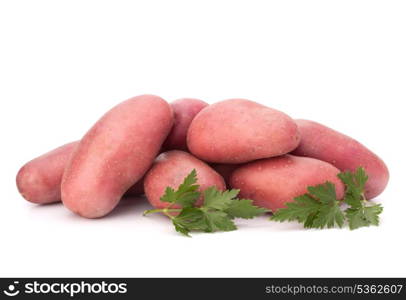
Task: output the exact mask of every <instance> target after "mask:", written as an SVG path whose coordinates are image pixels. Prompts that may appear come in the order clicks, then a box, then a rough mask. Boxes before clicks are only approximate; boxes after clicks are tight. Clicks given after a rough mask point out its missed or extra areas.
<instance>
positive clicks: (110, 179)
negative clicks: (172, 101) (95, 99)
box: [61, 95, 173, 218]
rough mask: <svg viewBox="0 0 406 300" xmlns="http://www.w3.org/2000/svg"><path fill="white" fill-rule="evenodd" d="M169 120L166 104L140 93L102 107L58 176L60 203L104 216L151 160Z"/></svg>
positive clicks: (91, 215) (79, 211) (87, 214)
mask: <svg viewBox="0 0 406 300" xmlns="http://www.w3.org/2000/svg"><path fill="white" fill-rule="evenodd" d="M172 123H173V112H172V109H171V107H170V105H169V104H168V103H167V102H166V101H164V100H163V99H161V98H160V97H157V96H153V95H142V96H137V97H134V98H131V99H129V100H127V101H124V102H122V103H120V104H118V105H117V106H115V107H113V108H112V109H111V110H110V111H108V112H107V113H106V114H105V115H104V116H103V117H102V118H101V119H100V120H99V121H97V122H96V124H95V125H94V126H93V127H92V128H91V129H90V130H89V131H88V132H87V133H86V135H85V136H84V137H83V138H82V140H81V141H80V143H79V145H78V147H77V148H76V150H75V151H74V153H73V155H72V157H71V159H70V161H69V163H68V165H67V167H66V170H65V172H64V175H63V178H62V186H61V191H62V201H63V204H64V205H65V206H66V207H67V208H69V209H70V210H71V211H73V212H75V213H77V214H79V215H81V216H83V217H87V218H98V217H102V216H104V215H106V214H108V213H109V212H110V211H111V210H113V209H114V207H115V206H116V205H117V203H118V202H119V200H120V198H121V197H122V196H123V194H124V193H125V192H126V191H127V190H128V189H129V188H130V187H131V186H132V185H133V184H134V183H135V182H137V181H138V180H139V179H141V178H142V176H143V175H144V174H145V173H146V171H147V170H148V168H149V167H150V166H151V164H152V163H153V161H154V158H155V157H156V155H157V154H158V152H159V149H160V148H161V146H162V143H163V142H164V140H165V139H166V137H167V135H168V133H169V131H170V129H171V127H172Z"/></svg>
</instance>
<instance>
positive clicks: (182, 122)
mask: <svg viewBox="0 0 406 300" xmlns="http://www.w3.org/2000/svg"><path fill="white" fill-rule="evenodd" d="M170 105H171V106H172V109H173V115H174V123H173V127H172V130H171V132H170V133H169V135H168V137H167V138H166V140H165V142H164V145H163V150H164V151H168V150H183V151H187V150H188V148H187V143H186V135H187V131H188V129H189V126H190V123H192V120H193V118H194V117H195V116H196V115H197V113H198V112H199V111H201V110H202V109H203V108H205V107H206V106H207V105H208V104H207V103H206V102H204V101H202V100H199V99H193V98H182V99H178V100H175V101H173V102H171V103H170Z"/></svg>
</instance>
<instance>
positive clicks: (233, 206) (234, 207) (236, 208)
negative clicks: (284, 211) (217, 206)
mask: <svg viewBox="0 0 406 300" xmlns="http://www.w3.org/2000/svg"><path fill="white" fill-rule="evenodd" d="M226 212H227V214H228V215H229V216H230V217H231V218H242V219H252V218H254V217H257V216H259V215H262V214H264V213H266V212H268V210H267V209H265V208H262V207H258V206H255V205H253V204H252V200H250V199H235V200H233V201H231V203H230V206H229V207H228V208H227V209H226Z"/></svg>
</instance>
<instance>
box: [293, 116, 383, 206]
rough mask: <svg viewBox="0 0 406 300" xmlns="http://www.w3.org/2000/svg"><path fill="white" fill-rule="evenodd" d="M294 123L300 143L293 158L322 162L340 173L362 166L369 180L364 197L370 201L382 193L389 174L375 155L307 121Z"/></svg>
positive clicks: (354, 141) (329, 130)
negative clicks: (311, 158) (313, 159)
mask: <svg viewBox="0 0 406 300" xmlns="http://www.w3.org/2000/svg"><path fill="white" fill-rule="evenodd" d="M296 123H297V125H298V127H299V131H300V134H301V136H302V140H301V142H300V144H299V147H298V148H297V149H295V150H294V151H293V154H295V155H299V156H307V157H313V158H317V159H320V160H324V161H326V162H329V163H331V164H332V165H334V166H336V167H337V168H338V169H340V170H341V171H355V170H356V169H357V168H358V167H359V166H362V167H364V168H365V170H366V172H367V174H368V176H369V178H368V181H367V183H366V186H365V197H366V198H367V199H372V198H374V197H376V196H378V195H379V194H381V193H382V192H383V190H384V189H385V187H386V185H387V184H388V181H389V170H388V168H387V167H386V165H385V163H384V162H383V161H382V159H380V158H379V157H378V156H377V155H376V154H375V153H373V152H372V151H370V150H369V149H368V148H366V147H365V146H364V145H362V144H361V143H359V142H358V141H356V140H354V139H352V138H350V137H349V136H346V135H344V134H342V133H340V132H338V131H335V130H333V129H331V128H328V127H326V126H324V125H322V124H319V123H316V122H313V121H308V120H296Z"/></svg>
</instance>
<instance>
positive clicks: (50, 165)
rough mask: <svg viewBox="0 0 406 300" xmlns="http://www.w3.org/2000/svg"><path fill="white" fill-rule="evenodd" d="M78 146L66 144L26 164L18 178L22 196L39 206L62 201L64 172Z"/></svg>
mask: <svg viewBox="0 0 406 300" xmlns="http://www.w3.org/2000/svg"><path fill="white" fill-rule="evenodd" d="M77 145H78V142H72V143H69V144H65V145H63V146H60V147H58V148H56V149H54V150H52V151H50V152H47V153H45V154H43V155H41V156H39V157H37V158H34V159H33V160H31V161H29V162H28V163H26V164H25V165H24V166H23V167H22V168H21V169H20V170H19V171H18V174H17V178H16V183H17V188H18V191H19V192H20V194H21V195H22V196H23V197H24V198H25V199H26V200H28V201H30V202H33V203H37V204H47V203H52V202H58V201H60V200H61V180H62V175H63V171H64V170H65V166H66V164H67V162H68V160H69V157H70V155H71V153H72V151H73V150H74V149H75V147H76V146H77Z"/></svg>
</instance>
